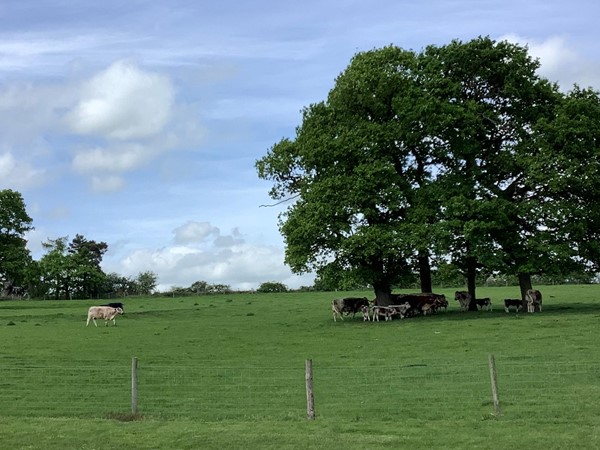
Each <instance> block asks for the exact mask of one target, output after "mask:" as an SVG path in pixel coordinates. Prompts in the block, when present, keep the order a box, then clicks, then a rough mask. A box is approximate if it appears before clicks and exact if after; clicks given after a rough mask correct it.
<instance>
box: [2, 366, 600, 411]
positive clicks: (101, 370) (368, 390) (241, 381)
mask: <svg viewBox="0 0 600 450" xmlns="http://www.w3.org/2000/svg"><path fill="white" fill-rule="evenodd" d="M496 366H497V369H498V373H497V379H498V388H499V399H500V405H501V407H502V412H503V413H504V414H505V415H512V416H513V417H515V416H516V417H518V416H523V417H527V416H528V415H529V416H530V415H531V414H544V415H546V416H550V417H568V415H570V414H572V413H574V412H577V413H578V414H582V413H583V414H590V415H593V416H598V417H600V407H599V406H597V405H596V402H595V399H596V398H597V397H598V394H600V364H598V363H577V364H571V363H568V362H557V363H552V362H547V363H539V362H536V363H535V364H532V363H528V362H526V361H524V362H521V361H519V362H512V361H502V360H497V361H496ZM131 384H132V380H131V365H130V364H123V365H118V366H115V365H111V366H98V367H89V366H85V365H82V366H72V367H66V366H46V367H36V366H28V367H20V366H6V365H4V366H0V387H1V389H0V416H2V415H4V416H7V415H11V416H40V417H69V416H78V417H81V416H86V417H106V416H107V415H111V414H126V413H129V412H131V406H132V405H131ZM313 387H314V402H315V411H316V416H317V419H318V418H319V417H323V418H336V419H343V420H361V419H369V418H378V419H380V420H386V419H389V420H398V419H402V418H408V417H410V418H420V419H423V420H436V419H453V418H454V419H457V420H458V419H462V418H467V417H473V416H482V415H489V414H490V412H491V411H492V398H491V397H492V396H491V384H490V374H489V367H488V364H487V361H482V362H481V363H480V364H479V363H477V364H451V363H450V364H445V363H436V362H430V361H426V362H424V363H423V364H410V365H383V366H376V367H372V366H368V367H367V366H365V367H360V366H359V367H357V366H351V367H323V366H320V365H319V363H318V361H315V362H314V363H313ZM137 398H138V404H137V410H138V413H139V414H141V415H143V416H159V417H166V418H171V417H173V418H176V417H190V418H197V419H200V420H206V421H213V420H227V419H276V420H281V419H283V420H290V419H303V418H306V390H305V372H304V367H303V366H299V367H205V366H200V365H177V366H164V365H153V364H147V363H145V362H144V361H140V362H139V365H138V369H137Z"/></svg>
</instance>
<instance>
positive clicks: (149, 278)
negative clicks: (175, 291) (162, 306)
mask: <svg viewBox="0 0 600 450" xmlns="http://www.w3.org/2000/svg"><path fill="white" fill-rule="evenodd" d="M157 284H158V275H156V274H155V273H154V272H152V271H146V272H140V273H139V274H138V276H137V277H136V279H135V290H136V294H138V295H150V294H152V292H153V291H154V290H155V289H156V286H157Z"/></svg>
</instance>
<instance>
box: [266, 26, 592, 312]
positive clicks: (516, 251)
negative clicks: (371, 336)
mask: <svg viewBox="0 0 600 450" xmlns="http://www.w3.org/2000/svg"><path fill="white" fill-rule="evenodd" d="M538 67H539V63H538V61H536V60H534V59H532V58H531V57H530V56H529V55H528V51H527V48H525V47H521V46H518V45H516V44H511V43H508V42H504V41H502V42H496V41H493V40H491V39H489V38H487V37H480V38H478V39H474V40H472V41H469V42H466V43H464V42H460V41H452V42H451V43H450V44H448V45H445V46H441V47H438V46H429V47H427V48H426V49H424V50H423V51H422V52H420V53H416V52H413V51H407V50H403V49H401V48H398V47H396V46H388V47H384V48H381V49H375V50H371V51H367V52H361V53H358V54H356V55H355V56H354V57H353V58H352V60H351V61H350V64H349V66H348V68H347V69H346V70H345V71H344V72H343V73H342V74H340V76H339V77H338V78H337V79H336V81H335V85H334V87H333V89H332V90H331V91H330V92H329V95H328V97H327V100H325V101H322V102H319V103H315V104H312V105H309V106H308V107H306V108H304V110H303V115H302V124H301V125H300V126H298V127H297V129H296V136H295V138H294V139H289V138H284V139H282V140H281V141H280V142H278V143H277V144H275V145H274V146H273V147H272V148H271V149H270V150H269V151H268V153H267V155H266V156H264V157H263V158H261V159H259V160H258V161H257V162H256V168H257V171H258V175H259V177H260V178H263V179H266V180H269V181H272V182H273V187H272V189H271V190H270V195H271V197H272V198H273V199H274V200H278V201H284V200H290V204H289V205H288V207H287V209H286V210H285V211H284V212H282V213H281V215H280V224H279V225H280V230H281V233H282V235H283V237H284V239H285V243H286V256H285V261H286V263H287V264H288V265H289V266H290V267H291V269H292V270H293V271H294V272H297V273H302V272H307V271H316V272H317V273H322V274H329V275H328V277H329V279H332V277H331V271H332V270H333V271H338V272H339V271H341V272H345V273H348V274H351V275H350V276H351V279H353V280H356V281H358V282H359V283H360V282H367V283H369V284H370V285H372V286H373V288H374V291H375V295H376V298H377V300H378V302H381V303H385V302H386V301H387V299H388V298H389V294H390V292H391V288H392V287H393V286H394V285H397V284H401V283H402V282H403V280H404V281H406V280H409V279H411V277H413V276H414V273H415V272H418V274H419V279H420V281H421V288H422V290H423V291H430V289H431V275H430V271H429V270H430V265H431V261H432V260H433V261H434V264H436V261H437V262H439V264H444V263H445V262H451V263H453V264H454V265H455V266H456V267H459V268H461V270H462V271H463V273H464V274H465V275H466V276H467V279H468V288H469V291H470V292H471V293H472V296H473V298H475V279H476V277H477V274H478V272H480V271H481V270H484V271H488V272H489V273H493V272H494V271H504V272H508V273H512V274H515V275H519V279H520V281H521V289H522V290H523V289H525V288H527V287H531V281H530V276H531V275H532V274H536V273H544V272H548V271H552V270H561V269H565V270H566V269H567V268H569V270H570V269H572V268H573V265H577V264H581V262H582V261H583V260H584V259H585V258H590V257H592V256H594V255H595V254H596V252H597V250H598V248H597V247H594V246H593V244H592V239H591V237H593V236H594V235H593V234H591V233H590V231H589V230H590V228H594V227H595V225H596V224H597V223H598V221H597V220H596V219H594V218H592V219H590V218H589V216H586V218H584V217H583V216H584V215H585V214H584V211H583V210H582V209H580V210H579V211H578V212H577V211H576V210H574V209H572V208H571V206H569V205H568V204H567V202H568V201H567V200H566V198H567V197H564V198H565V201H564V202H563V203H561V205H562V208H564V209H565V210H568V211H570V214H579V216H578V221H577V222H575V223H576V224H571V225H570V226H571V228H573V227H574V228H577V230H579V231H580V238H579V247H578V249H577V250H576V251H568V250H567V249H568V248H569V244H572V241H573V238H574V237H575V235H576V232H575V230H570V231H567V230H566V229H565V228H564V226H565V225H566V221H565V220H564V219H561V216H560V215H557V214H558V210H559V209H560V208H559V207H558V206H556V205H554V206H550V207H549V206H548V205H549V203H551V202H549V199H553V198H554V197H555V196H558V195H563V196H564V195H565V193H564V192H563V193H559V191H558V190H556V189H555V190H552V189H540V187H541V186H543V184H544V183H547V182H548V181H547V179H546V178H545V176H547V177H551V178H554V179H555V182H554V183H557V181H556V180H558V179H560V177H561V170H562V171H563V172H564V170H566V169H565V168H562V169H560V170H559V169H558V168H557V169H556V171H555V172H554V174H553V175H552V174H547V173H546V171H544V170H543V169H544V168H540V167H539V164H540V156H544V155H546V156H547V157H551V155H552V154H554V153H559V154H565V155H566V153H568V152H571V151H576V149H575V148H572V149H571V150H567V149H566V148H565V147H564V145H563V144H564V142H563V143H562V144H561V142H560V140H559V138H558V136H555V135H554V134H553V133H554V132H556V131H557V130H558V129H559V128H560V127H561V126H562V127H568V126H569V125H568V124H567V123H564V121H566V118H567V117H569V116H567V115H565V116H564V119H563V122H560V121H558V119H557V118H556V117H557V116H556V112H557V111H560V109H561V108H566V107H567V104H568V102H565V98H564V95H562V94H561V93H560V92H559V90H558V87H557V86H556V85H555V84H553V83H551V82H549V81H548V80H545V79H543V78H541V77H539V76H538V75H537V73H536V71H537V69H538ZM574 97H577V98H575V99H574ZM581 97H584V98H587V100H588V103H589V104H588V105H587V110H586V114H587V115H586V117H587V118H588V120H590V121H593V120H596V121H597V117H596V116H595V115H594V114H596V113H597V111H596V109H594V108H595V104H594V100H596V101H597V99H598V96H597V93H593V92H585V93H580V94H579V95H575V94H572V95H571V96H570V98H571V100H572V101H573V102H574V103H575V104H576V105H577V106H576V107H577V108H582V109H585V106H584V105H582V103H583V102H582V100H581V99H580V98H581ZM571 107H572V108H574V107H575V106H571ZM590 109H591V110H592V111H590ZM558 117H560V115H559V116H558ZM596 124H597V122H596ZM595 127H596V129H597V125H595ZM591 129H595V128H594V127H593V126H592V127H591ZM585 130H586V131H585V132H586V133H587V134H586V135H585V136H583V135H582V136H579V137H578V140H579V141H584V142H586V143H588V144H590V142H589V141H590V140H593V139H594V138H596V136H597V135H594V134H593V133H592V132H591V131H590V128H587V127H585ZM586 139H587V140H586ZM569 145H571V144H569ZM594 145H595V147H594V148H595V149H596V157H597V140H596V141H593V143H592V146H594ZM581 147H584V145H583V144H582V145H580V146H579V147H578V148H580V149H581ZM585 148H586V149H587V151H588V152H590V151H591V150H589V148H590V147H589V146H587V145H586V146H585ZM565 152H566V153H565ZM592 153H593V151H592ZM568 161H569V158H568V157H566V158H565V162H568ZM571 161H573V160H572V159H571ZM567 165H568V164H567ZM540 169H541V170H540ZM596 172H597V167H596ZM596 172H594V173H593V174H590V181H589V183H592V182H594V181H598V176H597V175H598V174H597V173H596ZM544 174H545V175H544ZM596 189H597V188H596ZM586 192H588V191H586ZM585 195H587V193H586V194H585ZM563 217H564V213H563ZM586 220H587V221H590V220H593V222H594V226H593V227H592V226H590V227H587V228H586V230H587V231H586V232H584V231H582V229H581V228H582V226H583V225H582V222H585V221H586ZM551 227H553V228H551ZM557 227H562V228H561V232H560V233H555V230H556V228H557ZM595 230H596V228H594V231H595ZM596 242H597V241H596ZM571 247H572V246H571ZM559 250H560V251H559ZM584 250H585V251H584ZM584 253H585V255H584ZM328 268H331V269H328ZM472 306H473V307H474V304H473V305H472Z"/></svg>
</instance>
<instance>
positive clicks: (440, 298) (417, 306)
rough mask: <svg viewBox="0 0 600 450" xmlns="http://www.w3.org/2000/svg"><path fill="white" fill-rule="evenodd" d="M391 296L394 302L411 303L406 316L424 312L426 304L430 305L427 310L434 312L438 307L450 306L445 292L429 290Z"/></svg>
mask: <svg viewBox="0 0 600 450" xmlns="http://www.w3.org/2000/svg"><path fill="white" fill-rule="evenodd" d="M390 298H391V300H392V302H394V304H401V303H408V304H409V305H410V309H409V310H408V311H407V312H406V314H405V316H416V315H417V314H421V313H423V312H424V310H423V306H424V305H429V306H427V307H426V308H425V310H426V311H432V312H435V311H436V310H437V308H438V307H447V306H448V302H447V301H446V296H445V295H443V294H432V293H427V292H423V293H418V294H391V295H390Z"/></svg>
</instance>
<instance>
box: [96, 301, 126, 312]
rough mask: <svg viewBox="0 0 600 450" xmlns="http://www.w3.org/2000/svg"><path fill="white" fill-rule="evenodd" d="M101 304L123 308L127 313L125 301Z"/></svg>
mask: <svg viewBox="0 0 600 450" xmlns="http://www.w3.org/2000/svg"><path fill="white" fill-rule="evenodd" d="M100 306H110V307H111V308H121V309H122V310H123V314H125V306H123V303H121V302H115V303H107V304H106V305H100Z"/></svg>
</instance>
